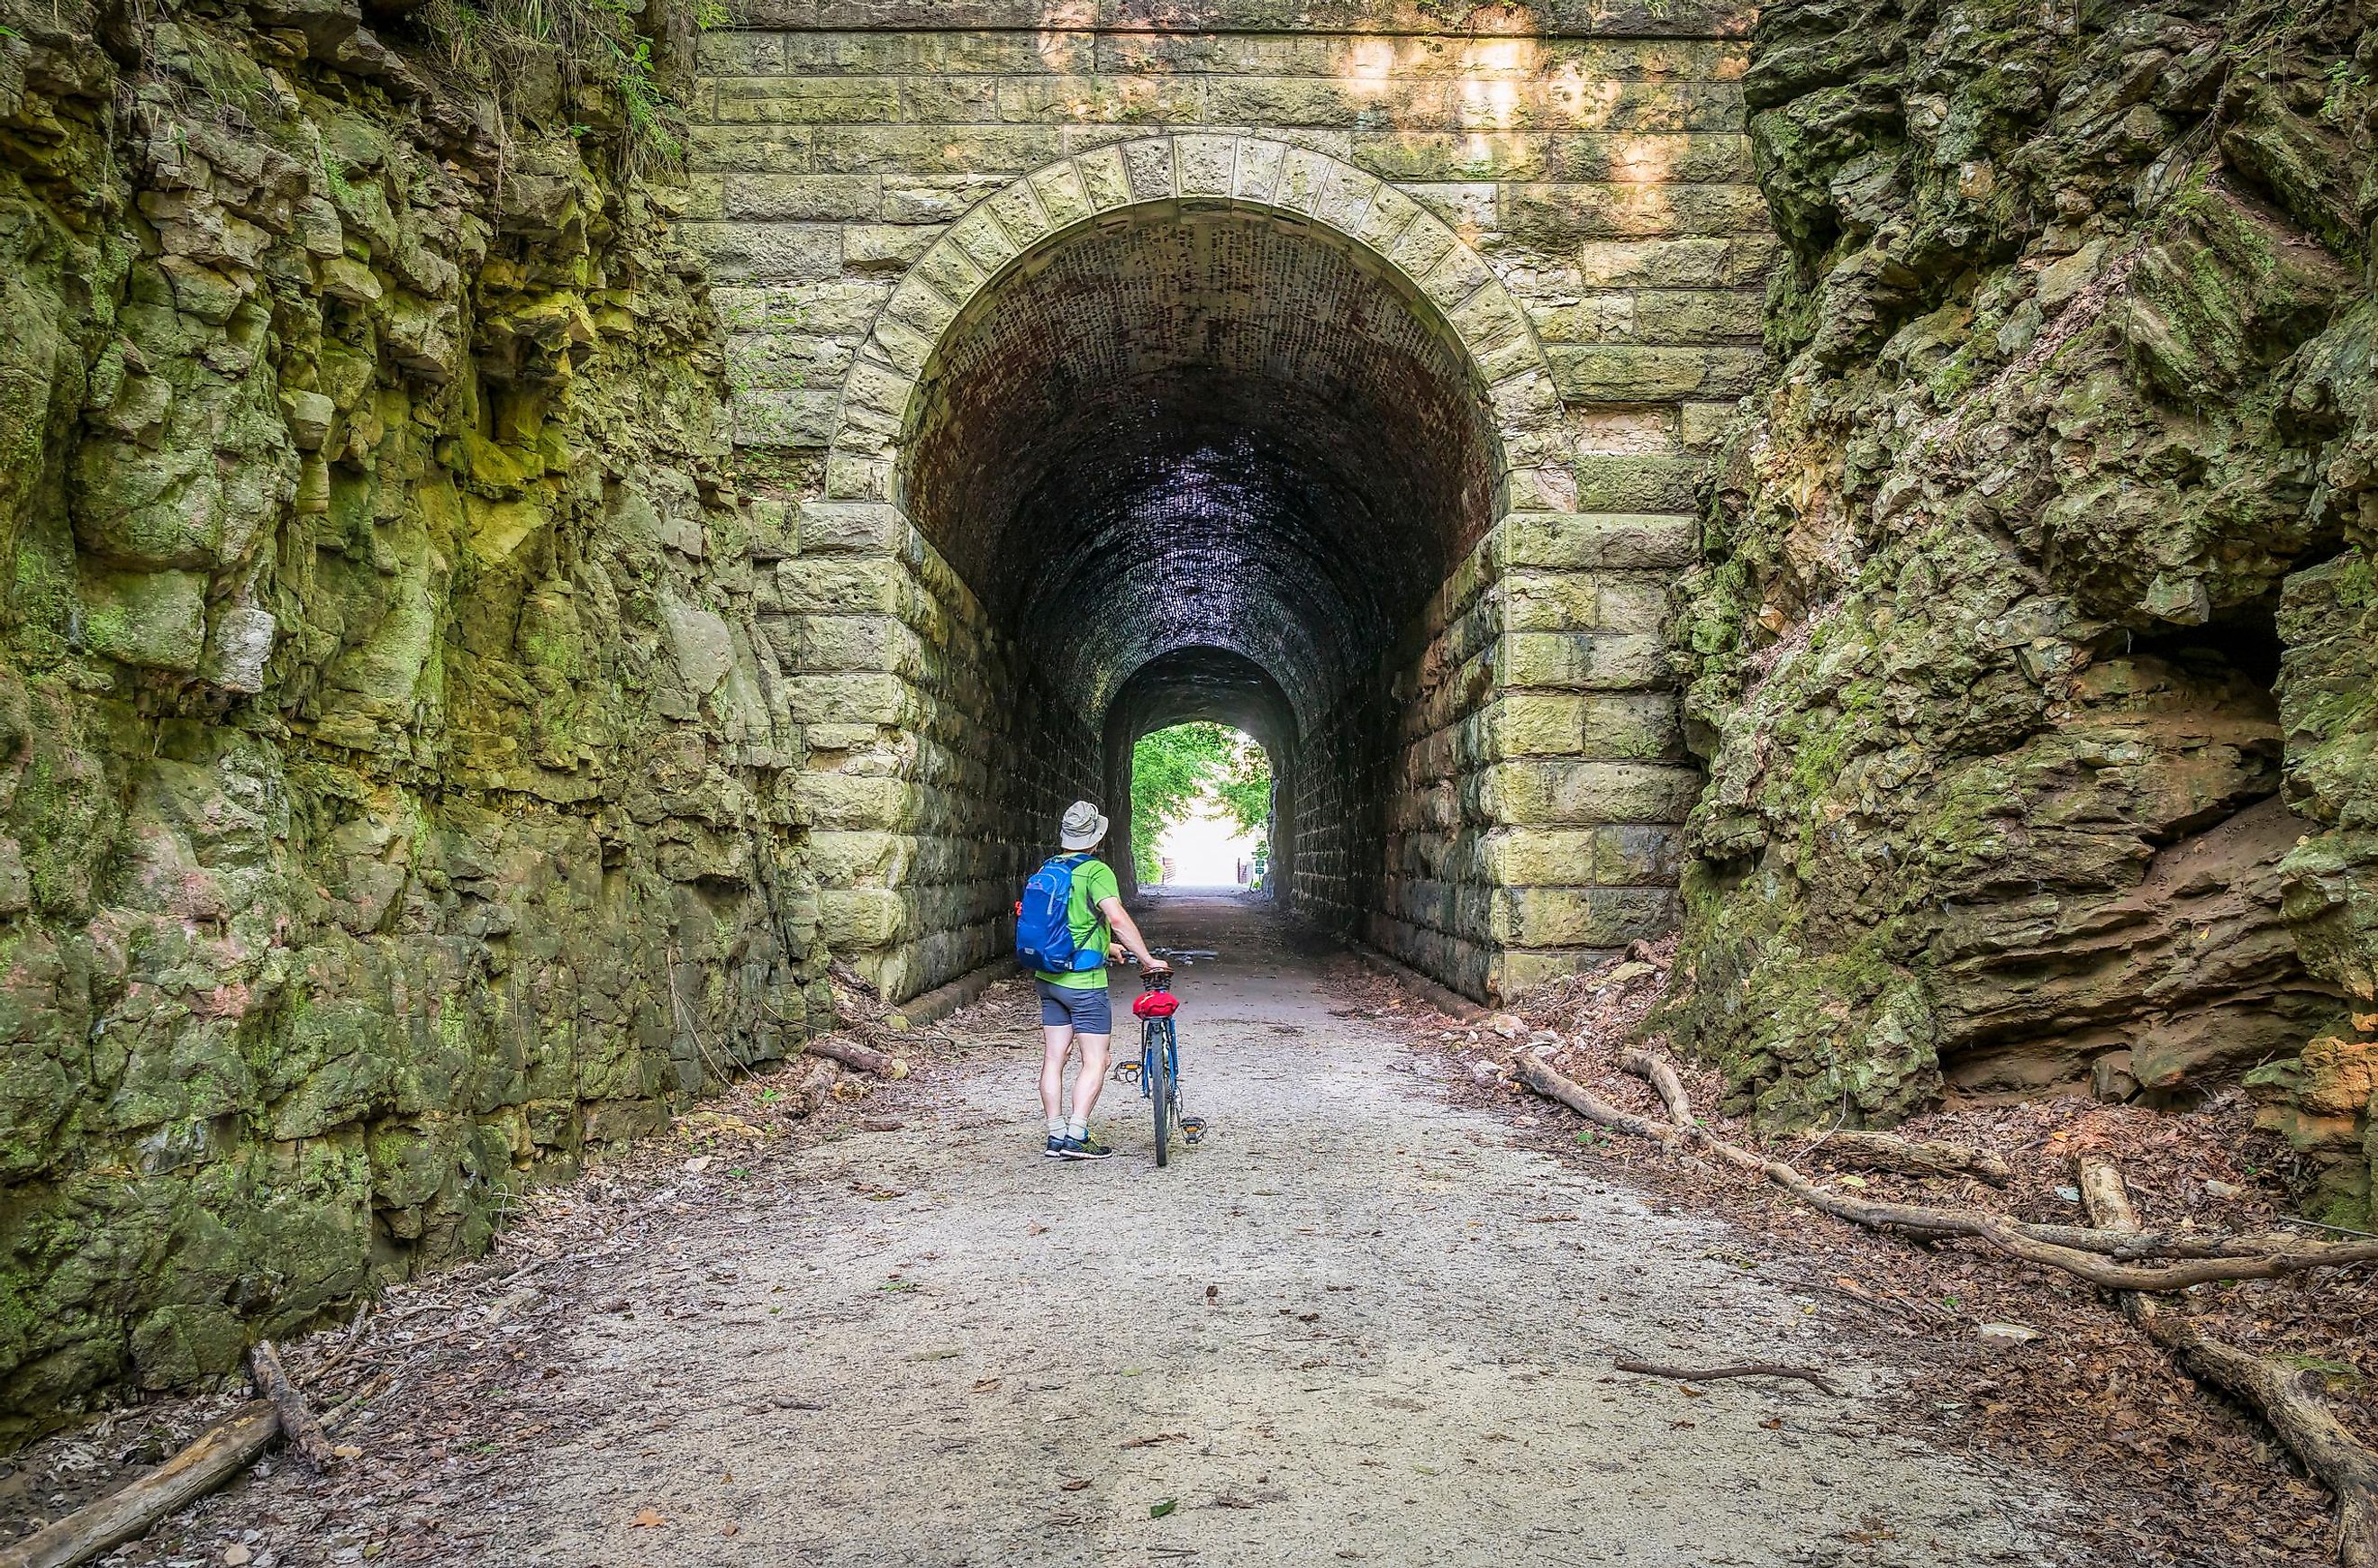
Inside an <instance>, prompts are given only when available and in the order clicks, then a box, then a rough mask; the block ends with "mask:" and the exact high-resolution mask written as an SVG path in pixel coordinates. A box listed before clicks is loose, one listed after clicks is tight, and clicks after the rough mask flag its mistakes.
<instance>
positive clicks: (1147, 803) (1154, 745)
mask: <svg viewBox="0 0 2378 1568" xmlns="http://www.w3.org/2000/svg"><path fill="white" fill-rule="evenodd" d="M1205 795H1212V796H1217V797H1219V799H1220V800H1221V802H1222V806H1223V808H1224V809H1225V810H1226V811H1228V812H1229V813H1230V816H1231V820H1232V821H1233V822H1235V823H1236V824H1237V826H1238V828H1239V830H1240V831H1241V832H1258V831H1260V830H1261V829H1262V827H1263V825H1264V823H1265V822H1266V821H1267V820H1268V819H1269V818H1270V816H1271V760H1270V759H1269V758H1267V757H1266V756H1265V755H1264V749H1263V748H1262V747H1260V746H1257V745H1256V744H1255V742H1254V741H1252V740H1250V739H1248V738H1247V737H1246V736H1243V735H1241V734H1240V733H1239V732H1238V731H1237V730H1234V729H1226V728H1224V727H1223V726H1222V725H1220V724H1207V723H1204V722H1199V723H1196V724H1175V725H1173V726H1172V727H1171V729H1161V730H1157V731H1154V732H1153V733H1151V734H1148V735H1144V736H1140V737H1139V740H1138V742H1137V743H1136V744H1135V745H1134V746H1133V747H1132V748H1131V842H1132V856H1133V859H1132V863H1133V865H1135V867H1136V868H1138V871H1139V876H1140V880H1143V881H1150V882H1152V881H1154V880H1156V879H1157V878H1158V877H1159V876H1161V875H1163V867H1162V866H1161V865H1160V864H1159V862H1158V860H1157V857H1156V841H1157V840H1158V839H1159V837H1161V836H1162V835H1163V832H1164V830H1165V829H1167V828H1169V827H1171V826H1172V825H1173V824H1174V823H1175V822H1178V821H1181V820H1183V819H1184V818H1186V817H1187V816H1188V815H1189V810H1190V807H1191V806H1192V804H1193V803H1194V802H1195V801H1196V799H1197V798H1198V797H1199V796H1205Z"/></svg>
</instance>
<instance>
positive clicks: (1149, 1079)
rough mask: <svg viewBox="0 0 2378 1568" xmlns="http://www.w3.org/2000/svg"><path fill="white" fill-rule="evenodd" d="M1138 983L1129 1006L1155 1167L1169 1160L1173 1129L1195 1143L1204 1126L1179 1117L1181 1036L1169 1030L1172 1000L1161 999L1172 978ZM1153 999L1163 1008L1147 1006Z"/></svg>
mask: <svg viewBox="0 0 2378 1568" xmlns="http://www.w3.org/2000/svg"><path fill="white" fill-rule="evenodd" d="M1139 983H1140V987H1141V994H1140V999H1139V1000H1138V1001H1136V1002H1135V1003H1133V1004H1132V1011H1134V1012H1135V1013H1137V1014H1138V1015H1139V1021H1140V1023H1139V1074H1138V1075H1139V1094H1140V1097H1141V1098H1142V1099H1144V1100H1147V1102H1148V1109H1149V1111H1150V1112H1151V1113H1152V1115H1153V1118H1154V1120H1155V1122H1156V1163H1157V1164H1158V1165H1159V1166H1163V1165H1166V1164H1168V1163H1170V1162H1171V1157H1172V1133H1173V1131H1174V1129H1175V1128H1178V1129H1179V1130H1180V1131H1181V1132H1182V1134H1183V1137H1185V1138H1187V1139H1189V1140H1190V1141H1192V1142H1195V1139H1196V1136H1197V1134H1198V1133H1199V1132H1200V1131H1204V1127H1205V1124H1204V1123H1203V1122H1202V1121H1198V1120H1197V1119H1195V1118H1194V1117H1193V1118H1183V1116H1182V1114H1181V1036H1180V1035H1179V1034H1178V1033H1177V1032H1176V1031H1175V1030H1174V1028H1173V1026H1172V1013H1173V1011H1174V1005H1175V1004H1174V1002H1173V999H1172V998H1171V996H1169V995H1165V993H1168V992H1170V991H1171V989H1172V976H1170V975H1143V976H1140V981H1139ZM1157 996H1164V1004H1163V1005H1161V1006H1153V1007H1152V1006H1150V999H1152V998H1154V997H1157ZM1193 1123H1194V1125H1193Z"/></svg>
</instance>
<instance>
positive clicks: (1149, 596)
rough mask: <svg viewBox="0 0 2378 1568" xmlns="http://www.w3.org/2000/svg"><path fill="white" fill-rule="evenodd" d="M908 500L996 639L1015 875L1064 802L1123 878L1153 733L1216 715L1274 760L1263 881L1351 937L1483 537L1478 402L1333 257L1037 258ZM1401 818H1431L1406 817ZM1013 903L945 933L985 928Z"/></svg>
mask: <svg viewBox="0 0 2378 1568" xmlns="http://www.w3.org/2000/svg"><path fill="white" fill-rule="evenodd" d="M902 447H903V450H902V460H901V466H900V469H899V473H898V489H897V494H898V497H899V499H900V501H901V503H902V504H903V506H904V508H905V510H906V512H907V516H908V518H909V519H910V521H912V522H913V523H914V525H915V528H916V529H917V531H918V533H919V534H920V535H921V536H922V539H923V541H924V542H925V543H926V544H927V545H930V547H931V550H932V551H933V552H935V553H936V554H937V555H938V557H939V558H940V561H941V562H942V563H944V564H945V566H946V571H947V575H948V576H949V577H952V578H954V579H955V580H956V581H957V582H960V583H963V584H964V585H965V586H966V588H967V590H968V591H969V592H970V594H971V597H972V599H973V600H974V602H975V604H977V605H979V616H980V619H981V622H982V623H983V625H984V627H985V628H986V629H987V632H988V637H987V640H986V656H985V657H984V658H983V660H982V661H981V664H982V668H981V670H980V672H979V676H980V678H981V679H982V680H984V681H985V682H987V684H988V686H989V688H990V689H987V690H985V691H984V692H983V693H982V697H983V699H984V700H986V701H987V709H986V712H988V714H989V715H990V716H991V723H992V724H996V725H1000V726H1003V728H1004V729H1005V730H1006V731H1007V733H1006V735H1005V736H1003V740H1004V744H1003V745H1000V746H997V747H995V748H992V749H993V754H996V755H1000V756H1004V757H1008V758H1011V759H1013V760H1014V762H1013V765H1011V766H1009V767H1007V768H1004V769H1002V770H999V772H1000V775H1001V776H997V777H988V776H987V777H986V779H985V784H986V785H987V787H988V790H989V792H990V794H991V796H993V798H991V799H989V800H986V801H983V802H981V803H980V804H981V807H982V808H983V809H982V813H981V827H982V831H984V832H988V833H990V834H991V836H993V837H994V838H996V839H998V840H1000V841H1001V842H1003V844H1004V846H1005V848H1006V850H1007V851H1008V853H1006V854H1005V855H1003V856H999V857H997V860H998V869H999V871H1000V873H1001V874H1002V876H1003V877H1004V878H1005V879H1006V880H1014V879H1015V877H1017V876H1019V875H1020V874H1021V873H1022V871H1023V870H1024V869H1026V868H1027V862H1028V861H1029V860H1030V859H1031V858H1032V857H1033V856H1036V855H1037V854H1039V853H1043V852H1045V850H1046V849H1047V847H1048V843H1047V841H1048V839H1049V837H1050V831H1051V830H1050V824H1051V822H1053V820H1054V817H1055V814H1056V813H1057V812H1058V811H1059V810H1061V809H1062V808H1063V805H1064V803H1065V801H1066V800H1067V799H1068V798H1070V797H1071V796H1074V795H1076V794H1078V795H1082V796H1088V797H1090V798H1092V799H1095V800H1098V801H1099V802H1100V803H1101V805H1102V806H1103V808H1105V809H1106V810H1107V811H1108V813H1109V815H1110V817H1111V818H1112V819H1113V820H1115V821H1116V822H1117V823H1118V827H1117V830H1116V837H1115V839H1114V840H1112V841H1111V843H1110V846H1109V847H1110V850H1111V854H1110V856H1108V857H1109V858H1110V859H1111V861H1112V862H1113V863H1114V864H1115V865H1116V866H1117V867H1118V868H1119V869H1126V871H1127V868H1128V867H1129V864H1130V860H1131V855H1130V845H1129V844H1127V843H1125V842H1123V834H1124V832H1125V831H1126V830H1125V826H1124V824H1127V822H1128V818H1129V811H1128V800H1129V794H1130V772H1129V769H1130V755H1131V748H1132V743H1133V742H1134V741H1135V739H1137V738H1138V736H1141V735H1144V734H1147V733H1148V732H1150V731H1152V730H1156V729H1160V728H1163V727H1165V726H1166V725H1169V724H1176V723H1179V722H1182V721H1183V720H1186V719H1192V718H1210V719H1214V720H1218V721H1219V722H1222V723H1225V724H1231V725H1233V726H1235V727H1237V728H1240V729H1242V730H1243V731H1245V732H1246V733H1248V734H1249V735H1250V736H1253V737H1254V738H1255V739H1256V740H1257V741H1259V742H1260V743H1261V744H1262V745H1263V746H1264V747H1265V748H1266V749H1267V751H1268V752H1269V753H1270V754H1271V756H1272V758H1273V760H1274V761H1275V764H1276V766H1277V767H1278V770H1279V772H1278V778H1279V793H1278V796H1277V798H1276V805H1275V819H1276V829H1275V835H1276V836H1275V843H1274V844H1273V846H1272V854H1273V866H1274V871H1273V878H1274V885H1275V887H1276V888H1278V889H1279V890H1281V892H1282V894H1283V896H1284V897H1285V898H1286V900H1287V902H1288V905H1289V908H1290V910H1291V912H1292V913H1293V914H1294V915H1296V916H1299V917H1301V918H1303V919H1304V920H1306V921H1308V922H1310V923H1312V924H1314V925H1315V926H1318V927H1321V928H1326V929H1329V930H1333V931H1337V932H1340V933H1346V934H1357V935H1359V934H1361V932H1362V928H1363V923H1364V921H1365V918H1366V916H1369V915H1370V914H1372V913H1373V912H1375V911H1376V910H1378V909H1379V908H1381V907H1382V905H1383V883H1384V881H1385V880H1386V879H1387V873H1388V869H1389V854H1390V849H1391V841H1392V840H1393V839H1394V838H1395V836H1396V830H1397V828H1398V826H1399V823H1398V820H1397V812H1398V807H1397V802H1396V800H1395V798H1394V796H1395V795H1396V793H1397V791H1396V785H1397V782H1398V777H1397V776H1398V766H1397V764H1398V757H1397V744H1396V743H1397V739H1398V736H1397V728H1398V724H1399V714H1400V713H1402V712H1404V711H1405V710H1406V709H1408V708H1409V707H1410V700H1411V698H1412V697H1413V696H1414V695H1415V692H1414V691H1413V690H1412V689H1411V687H1412V685H1413V680H1412V677H1411V676H1410V675H1409V673H1406V675H1405V678H1404V679H1403V681H1402V683H1401V689H1399V672H1406V671H1407V667H1408V666H1411V665H1412V664H1414V663H1415V662H1416V661H1417V660H1419V659H1420V657H1421V655H1422V653H1423V650H1424V648H1425V647H1426V645H1427V644H1428V642H1429V640H1430V637H1431V635H1432V633H1434V632H1436V631H1439V630H1441V629H1442V628H1440V627H1433V626H1431V625H1429V624H1428V618H1427V616H1426V615H1425V611H1426V610H1427V608H1428V606H1429V605H1430V604H1431V601H1432V599H1433V598H1434V597H1435V596H1436V595H1437V593H1438V591H1439V589H1440V588H1441V586H1442V585H1443V584H1444V583H1445V581H1446V579H1447V574H1448V572H1449V571H1450V570H1451V569H1452V568H1453V566H1454V565H1455V563H1457V562H1459V561H1460V560H1461V559H1462V557H1464V555H1465V553H1467V552H1468V551H1470V550H1471V548H1472V546H1473V545H1476V544H1477V542H1478V541H1479V539H1480V538H1481V536H1482V535H1483V533H1485V531H1486V530H1487V528H1488V526H1489V524H1490V522H1491V521H1492V507H1493V502H1494V491H1495V478H1496V474H1497V467H1498V464H1497V453H1496V434H1495V427H1494V425H1493V422H1492V419H1491V410H1490V408H1489V405H1488V402H1487V400H1486V395H1485V388H1484V386H1483V383H1482V382H1481V380H1480V378H1479V377H1478V375H1477V373H1476V371H1475V369H1474V368H1473V367H1472V366H1471V365H1470V364H1469V363H1468V361H1467V356H1466V354H1465V351H1464V349H1463V346H1462V344H1461V343H1460V341H1459V339H1458V338H1457V337H1456V336H1455V334H1454V333H1453V331H1452V330H1451V329H1449V328H1448V327H1447V324H1446V322H1445V320H1444V318H1443V317H1442V315H1441V314H1440V313H1439V311H1438V310H1437V308H1436V306H1435V305H1433V304H1432V303H1430V302H1429V301H1428V300H1426V299H1425V298H1423V297H1421V296H1420V295H1419V294H1418V293H1416V292H1415V291H1413V290H1412V289H1411V287H1410V286H1409V284H1407V283H1405V282H1404V281H1402V280H1401V279H1399V277H1397V276H1396V275H1395V273H1394V271H1393V269H1391V268H1389V267H1388V266H1387V265H1385V264H1384V263H1383V262H1382V261H1381V260H1380V259H1379V258H1377V257H1374V256H1371V255H1369V254H1367V253H1366V252H1365V251H1364V250H1363V248H1362V247H1360V246H1358V245H1353V244H1351V243H1349V242H1348V241H1347V240H1346V239H1345V238H1344V237H1343V236H1339V235H1336V234H1332V233H1327V232H1326V231H1324V230H1321V229H1319V228H1317V227H1315V226H1314V225H1310V224H1306V223H1303V222H1297V221H1289V220H1286V219H1283V218H1281V217H1279V216H1278V215H1274V214H1267V213H1262V212H1251V211H1246V210H1241V209H1230V208H1220V209H1207V210H1199V209H1183V208H1181V207H1178V206H1174V205H1171V204H1163V205H1159V206H1157V207H1155V208H1153V209H1129V210H1126V211H1125V212H1123V213H1122V214H1110V215H1108V216H1107V217H1105V218H1104V219H1102V220H1101V221H1099V222H1097V223H1094V224H1090V225H1085V226H1083V227H1081V228H1079V229H1077V230H1076V231H1075V232H1073V233H1067V234H1063V235H1062V236H1058V237H1056V238H1054V239H1052V240H1051V241H1049V242H1048V243H1045V244H1044V245H1040V246H1039V247H1036V248H1035V249H1033V250H1031V251H1029V252H1027V253H1026V254H1025V255H1024V256H1022V257H1019V258H1018V259H1017V260H1016V261H1015V263H1014V264H1013V265H1012V266H1011V267H1010V268H1009V269H1008V270H1007V272H1006V273H1005V275H1003V276H1001V277H998V278H995V279H993V280H992V281H991V283H990V284H989V286H987V287H985V288H984V289H982V290H981V291H980V292H979V293H978V294H977V295H976V297H975V298H974V300H973V301H972V302H971V304H970V305H969V306H968V308H967V310H966V311H964V312H963V313H962V314H961V315H959V316H958V317H957V318H956V319H955V320H954V321H953V322H952V323H951V325H950V326H949V328H948V329H947V330H946V331H945V332H944V333H943V335H942V337H941V339H940V341H939V343H938V344H937V346H936V348H935V350H934V352H933V353H932V356H931V360H930V361H929V363H928V364H927V365H926V367H925V370H924V374H923V376H922V377H921V379H920V384H919V393H918V396H917V397H916V399H915V403H914V407H913V410H912V412H911V414H910V418H909V422H908V428H907V433H906V437H905V439H904V441H903V443H902ZM1407 814H1409V810H1407ZM1003 887H1004V882H1003V881H998V880H994V883H993V885H992V886H991V887H989V888H986V889H985V890H984V893H985V897H984V899H983V901H982V902H981V904H979V905H977V906H975V907H971V908H964V909H954V910H949V911H947V912H946V915H945V916H944V917H945V918H946V919H955V920H961V921H967V922H969V923H972V922H979V920H980V919H981V918H982V917H983V916H987V915H988V916H993V917H995V916H996V913H997V908H998V902H997V901H998V897H999V896H1001V895H1002V890H1003Z"/></svg>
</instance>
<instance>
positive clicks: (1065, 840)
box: [1057, 800, 1107, 849]
mask: <svg viewBox="0 0 2378 1568" xmlns="http://www.w3.org/2000/svg"><path fill="white" fill-rule="evenodd" d="M1106 836H1107V820H1106V819H1105V818H1104V817H1101V816H1099V808H1097V807H1095V806H1093V805H1091V804H1090V803H1089V802H1088V801H1087V800H1076V801H1075V802H1074V803H1073V804H1072V805H1071V806H1068V807H1066V808H1065V820H1064V824H1063V826H1061V827H1060V828H1059V829H1058V830H1057V842H1058V844H1062V845H1063V847H1065V848H1067V849H1089V848H1092V847H1094V846H1096V845H1097V844H1098V842H1099V840H1100V839H1102V838H1104V837H1106Z"/></svg>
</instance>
